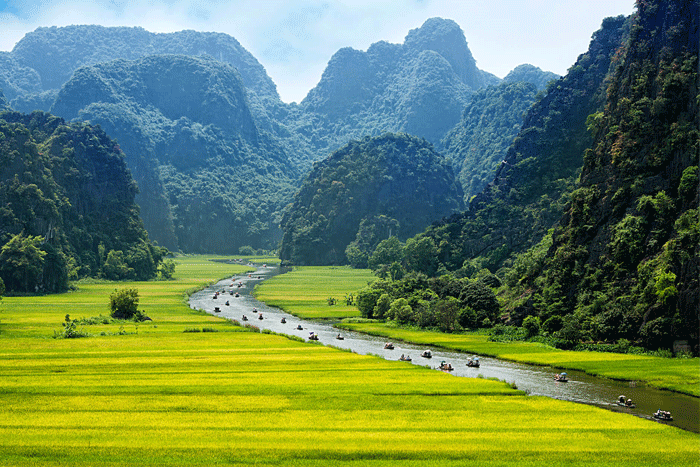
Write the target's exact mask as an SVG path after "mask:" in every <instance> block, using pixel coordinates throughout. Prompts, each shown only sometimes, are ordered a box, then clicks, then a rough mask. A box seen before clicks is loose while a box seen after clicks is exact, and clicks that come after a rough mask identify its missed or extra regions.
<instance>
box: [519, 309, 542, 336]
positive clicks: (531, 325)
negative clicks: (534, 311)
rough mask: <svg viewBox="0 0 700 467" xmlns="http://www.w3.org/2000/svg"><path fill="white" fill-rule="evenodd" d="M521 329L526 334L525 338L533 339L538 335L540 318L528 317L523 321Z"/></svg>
mask: <svg viewBox="0 0 700 467" xmlns="http://www.w3.org/2000/svg"><path fill="white" fill-rule="evenodd" d="M523 329H525V332H526V333H527V337H528V338H530V337H534V336H536V335H538V334H539V333H540V318H539V317H537V316H534V315H530V316H528V317H526V318H525V319H524V320H523Z"/></svg>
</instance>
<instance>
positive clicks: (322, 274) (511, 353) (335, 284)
mask: <svg viewBox="0 0 700 467" xmlns="http://www.w3.org/2000/svg"><path fill="white" fill-rule="evenodd" d="M372 278H373V276H371V273H370V272H369V271H368V270H356V269H350V268H338V267H299V268H294V270H293V271H290V272H288V273H286V274H283V275H281V276H277V277H275V278H273V279H270V280H269V281H266V282H265V283H264V284H261V285H260V286H259V287H258V288H256V293H255V296H256V298H258V299H259V300H261V301H263V302H266V303H268V304H271V305H274V306H277V307H278V308H281V309H283V310H284V311H286V312H288V313H290V314H293V315H295V316H299V317H302V318H315V319H333V318H334V319H339V318H347V317H357V316H359V314H360V313H359V311H358V310H357V307H355V306H352V307H349V306H345V307H343V308H340V307H333V306H329V305H328V304H327V303H324V302H323V300H322V297H329V296H340V297H342V296H344V294H349V293H353V294H356V293H357V291H358V290H360V289H361V288H362V287H364V286H365V285H366V284H367V282H368V281H370V280H372ZM320 284H322V286H321V285H320ZM307 291H308V292H307ZM285 297H287V298H285ZM288 297H291V298H288ZM281 298H282V299H281ZM268 300H271V303H270V302H268ZM344 313H345V315H344ZM337 326H338V327H339V328H341V329H347V330H353V331H357V332H363V333H368V334H372V335H376V336H382V337H386V338H387V339H391V340H402V341H405V342H410V343H413V344H417V345H427V344H430V345H435V346H438V347H442V348H445V349H450V350H455V351H460V352H468V353H476V354H480V355H484V356H491V357H495V358H500V359H504V360H510V361H514V362H519V363H528V364H534V365H549V366H552V367H555V368H560V369H563V370H579V371H584V372H586V373H589V374H591V375H596V376H602V377H606V378H612V379H616V380H625V381H636V382H640V383H642V382H643V383H644V384H648V385H650V386H653V387H656V388H659V389H667V390H671V391H676V392H679V393H683V394H688V395H692V396H695V397H700V359H698V358H692V359H676V358H661V357H651V356H641V355H628V354H616V353H606V352H575V351H570V350H559V349H555V348H553V347H549V346H546V345H543V344H537V343H531V342H508V343H501V342H490V341H489V340H488V336H486V335H483V334H475V333H465V334H445V333H441V332H433V331H425V330H413V329H402V328H398V327H394V326H392V325H390V324H387V323H380V322H369V323H352V322H341V323H340V324H338V325H337Z"/></svg>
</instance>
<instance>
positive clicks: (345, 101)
mask: <svg viewBox="0 0 700 467" xmlns="http://www.w3.org/2000/svg"><path fill="white" fill-rule="evenodd" d="M499 81H500V79H498V78H496V77H495V76H493V75H490V74H488V73H485V72H483V71H481V70H479V69H478V68H477V67H476V62H475V60H474V58H473V57H472V54H471V52H470V51H469V48H468V47H467V41H466V39H465V37H464V33H463V32H462V30H461V29H460V28H459V26H458V25H457V24H456V23H455V22H454V21H451V20H446V19H441V18H431V19H429V20H427V21H426V22H425V23H424V24H423V25H422V26H421V27H420V28H418V29H413V30H411V31H410V32H409V33H408V35H407V36H406V39H405V41H404V43H403V44H390V43H387V42H377V43H375V44H372V45H371V46H370V47H369V48H368V49H367V51H366V52H362V51H358V50H354V49H351V48H344V49H341V50H339V51H338V52H337V53H336V54H335V55H333V57H332V58H331V59H330V61H329V62H328V66H327V67H326V70H325V71H324V73H323V76H322V78H321V81H320V82H319V83H318V85H317V86H316V87H315V88H313V89H312V90H311V91H310V92H309V94H308V95H307V96H306V98H305V99H304V100H303V101H302V102H301V108H302V109H303V110H304V112H305V114H304V115H302V118H301V119H300V121H299V125H300V127H299V130H300V131H306V132H307V133H308V136H309V137H310V138H311V139H312V141H313V142H314V144H315V145H316V147H317V148H327V149H329V150H333V149H336V148H338V147H340V146H341V145H343V144H345V143H346V142H347V141H348V139H350V138H359V137H362V136H364V135H370V136H376V135H379V134H381V133H383V132H386V131H392V132H397V131H400V132H406V133H410V134H414V135H417V136H421V137H424V138H426V139H427V140H429V141H430V142H432V143H435V144H437V143H439V142H440V140H441V139H442V138H443V136H444V135H445V134H446V133H447V132H448V131H449V130H450V129H451V128H452V127H453V126H454V125H455V124H456V123H457V122H458V121H459V118H460V116H461V114H462V111H463V109H464V106H465V105H466V103H467V102H468V99H469V96H470V95H471V94H472V93H473V92H474V91H476V90H477V89H479V88H481V87H484V86H486V85H489V84H496V83H498V82H499Z"/></svg>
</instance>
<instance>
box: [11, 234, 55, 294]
mask: <svg viewBox="0 0 700 467" xmlns="http://www.w3.org/2000/svg"><path fill="white" fill-rule="evenodd" d="M43 241H44V239H43V238H42V237H39V236H36V237H33V236H31V235H30V236H26V235H24V233H21V234H17V235H15V236H13V237H12V238H11V239H10V240H9V241H8V242H7V243H5V244H4V245H3V246H2V249H1V250H0V276H1V277H2V280H3V282H4V283H5V284H6V287H7V288H8V289H9V290H12V291H16V292H37V291H38V290H39V288H40V285H41V274H42V271H43V269H44V257H45V256H46V252H44V251H42V250H41V243H42V242H43Z"/></svg>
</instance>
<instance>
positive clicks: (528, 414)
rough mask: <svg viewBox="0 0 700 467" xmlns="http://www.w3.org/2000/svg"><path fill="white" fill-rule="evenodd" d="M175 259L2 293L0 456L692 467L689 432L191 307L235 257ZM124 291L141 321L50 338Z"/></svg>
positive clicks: (75, 460) (63, 460)
mask: <svg viewBox="0 0 700 467" xmlns="http://www.w3.org/2000/svg"><path fill="white" fill-rule="evenodd" d="M177 263H178V266H177V269H176V277H177V279H176V280H175V281H170V282H152V283H129V284H122V283H120V284H114V283H96V284H80V286H79V289H78V290H77V291H75V292H71V293H68V294H62V295H54V296H48V297H5V298H4V299H3V300H2V305H0V355H1V356H2V357H1V358H0V375H2V376H1V377H0V465H3V466H28V465H31V466H95V465H100V466H145V465H149V466H150V465H159V466H169V465H172V466H182V465H184V466H188V465H193V466H195V465H208V466H211V465H257V466H277V465H295V466H296V465H299V466H306V465H309V466H321V465H323V466H329V465H330V466H332V465H353V466H365V465H369V466H397V465H401V466H442V465H445V466H454V465H519V466H523V465H525V466H527V465H552V464H553V463H557V464H559V463H565V464H568V465H573V466H579V465H586V466H589V465H614V466H626V465H634V466H639V465H679V466H695V465H697V460H698V458H699V456H700V442H699V441H700V437H699V436H698V435H696V434H693V433H689V432H685V431H682V430H678V429H676V428H673V427H670V426H666V425H663V424H659V423H653V422H650V421H647V420H643V419H639V418H637V417H632V416H628V415H626V414H618V413H611V412H609V411H605V410H601V409H597V408H594V407H588V406H583V405H578V404H573V403H567V402H563V401H557V400H551V399H546V398H535V397H526V396H524V395H523V394H522V393H521V392H519V391H517V390H514V389H512V388H510V386H508V385H507V384H505V383H502V382H498V381H490V380H483V379H467V378H455V377H452V376H450V375H448V374H444V373H441V372H436V371H432V370H429V369H427V368H423V367H418V366H414V365H411V364H408V363H404V362H395V361H394V362H391V361H385V360H383V359H380V358H378V357H372V356H360V355H356V354H353V353H350V352H344V351H340V350H337V349H333V348H328V347H323V346H320V345H317V344H313V343H306V342H299V341H296V340H292V339H288V338H285V337H282V336H277V335H273V334H264V333H258V332H253V331H252V330H250V329H246V328H241V327H239V326H236V325H234V324H232V323H230V322H228V321H226V320H224V319H220V318H216V317H213V316H211V315H206V314H204V313H200V312H197V311H194V310H191V309H190V308H189V307H188V306H187V305H186V304H185V303H184V302H183V294H184V292H185V291H187V290H190V289H194V288H197V287H201V286H203V285H205V284H207V283H210V282H212V281H214V280H216V279H220V278H224V277H228V276H230V275H232V274H235V273H240V272H243V271H242V270H243V268H241V267H240V266H233V265H228V264H222V263H210V262H209V261H206V259H205V258H178V260H177ZM124 286H130V287H135V288H137V289H138V290H139V295H140V297H141V302H140V306H139V308H140V309H141V308H142V309H144V310H145V311H146V314H147V315H148V316H150V317H151V318H152V319H153V321H151V322H147V323H141V324H140V325H138V327H137V326H136V325H135V324H133V323H132V324H124V325H122V324H119V323H115V324H103V325H96V326H84V327H83V329H84V330H87V331H88V332H89V334H90V337H84V338H78V339H54V338H52V335H53V331H54V330H56V329H60V328H61V322H62V321H63V319H64V316H65V314H67V313H70V314H71V316H75V317H81V316H84V317H90V316H97V315H99V314H100V313H102V314H105V315H106V313H107V312H106V306H107V301H108V295H109V293H110V292H111V291H112V290H114V288H117V287H119V288H121V287H124ZM195 331H197V332H195Z"/></svg>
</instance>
